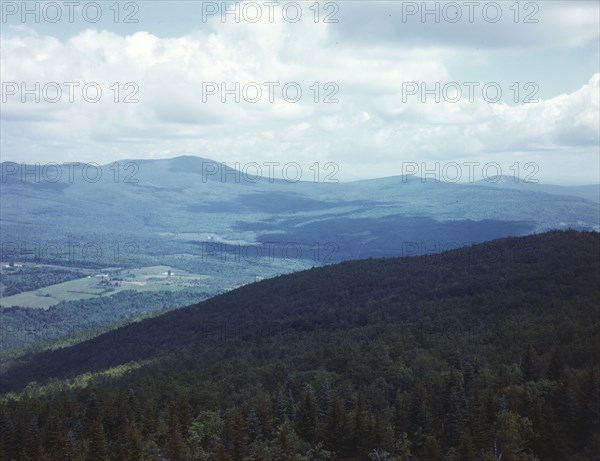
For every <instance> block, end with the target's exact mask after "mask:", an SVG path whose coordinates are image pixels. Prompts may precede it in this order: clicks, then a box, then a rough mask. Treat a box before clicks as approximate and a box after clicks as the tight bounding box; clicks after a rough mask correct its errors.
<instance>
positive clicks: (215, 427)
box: [0, 231, 600, 461]
mask: <svg viewBox="0 0 600 461" xmlns="http://www.w3.org/2000/svg"><path fill="white" fill-rule="evenodd" d="M599 258H600V236H599V234H598V233H590V232H574V231H568V232H551V233H546V234H541V235H533V236H527V237H520V238H509V239H502V240H497V241H494V242H490V243H485V244H481V245H476V246H472V247H468V248H461V249H458V250H455V251H451V252H447V253H443V254H436V255H430V256H423V257H416V258H393V259H369V260H362V261H351V262H345V263H341V264H337V265H331V266H327V267H321V268H316V269H312V270H308V271H304V272H300V273H296V274H292V275H286V276H280V277H277V278H274V279H270V280H265V281H262V282H258V283H254V284H251V285H247V286H244V287H241V288H239V289H237V290H234V291H232V292H230V293H226V294H223V295H220V296H217V297H214V298H212V299H209V300H207V301H205V302H202V303H200V304H197V305H194V306H190V307H187V308H184V309H179V310H176V311H171V312H168V313H166V314H164V315H161V316H158V317H155V318H151V319H147V320H144V321H142V322H139V323H136V324H132V325H129V326H125V327H122V328H119V329H118V330H114V331H112V332H110V333H107V334H104V335H101V336H98V337H96V338H94V339H92V340H89V341H86V342H83V343H80V344H78V345H75V346H72V347H69V348H64V349H59V350H53V351H47V352H44V353H40V354H35V355H29V356H24V357H21V359H19V362H15V363H13V364H12V365H11V366H10V367H9V368H8V369H7V370H6V371H5V372H4V373H3V374H2V375H0V378H1V382H0V386H1V388H0V390H1V391H2V392H5V394H4V395H3V396H2V405H1V408H2V413H1V415H0V432H1V433H2V437H0V459H3V460H4V459H7V460H12V459H15V460H45V459H48V460H54V459H56V460H79V459H82V460H107V459H110V460H141V459H144V460H145V459H168V460H221V461H225V460H231V461H234V460H235V461H238V460H257V461H258V460H261V461H266V460H274V461H275V460H326V459H335V460H369V459H375V460H388V461H392V460H394V461H400V460H401V461H407V460H411V461H436V460H439V461H442V460H444V461H450V460H456V461H459V460H460V461H471V460H484V461H487V460H502V461H511V460H518V461H526V460H527V461H534V460H539V461H546V460H549V461H564V460H573V461H583V460H586V461H592V460H596V459H598V454H599V448H600V428H599V418H600V404H599V390H600V366H599V360H598V350H600V341H599V339H600V335H599V331H600V319H599V306H600V289H599V288H598V287H599V286H600V260H599ZM32 381H35V382H34V383H32ZM8 392H10V393H8Z"/></svg>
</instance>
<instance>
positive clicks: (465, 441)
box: [458, 431, 477, 461]
mask: <svg viewBox="0 0 600 461" xmlns="http://www.w3.org/2000/svg"><path fill="white" fill-rule="evenodd" d="M458 459H459V460H460V461H477V455H476V454H475V447H474V446H473V441H472V440H471V436H470V435H469V433H468V432H466V431H465V432H463V434H462V436H461V438H460V443H459V445H458Z"/></svg>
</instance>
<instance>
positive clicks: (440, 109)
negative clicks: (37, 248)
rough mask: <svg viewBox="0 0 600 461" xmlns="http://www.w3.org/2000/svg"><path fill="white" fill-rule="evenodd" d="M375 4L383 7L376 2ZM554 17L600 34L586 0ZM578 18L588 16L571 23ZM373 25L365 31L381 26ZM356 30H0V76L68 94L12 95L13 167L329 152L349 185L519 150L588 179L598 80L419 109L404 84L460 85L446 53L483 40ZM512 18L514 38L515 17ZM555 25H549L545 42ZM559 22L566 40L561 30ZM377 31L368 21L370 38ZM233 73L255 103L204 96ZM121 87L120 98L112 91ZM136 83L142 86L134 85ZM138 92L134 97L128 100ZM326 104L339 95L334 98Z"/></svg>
mask: <svg viewBox="0 0 600 461" xmlns="http://www.w3.org/2000/svg"><path fill="white" fill-rule="evenodd" d="M353 11H354V10H352V9H351V10H350V13H349V14H351V13H352V12H353ZM370 11H371V12H370V13H369V14H371V15H374V14H375V13H377V12H378V11H379V12H380V13H381V7H379V9H377V8H374V9H373V10H370ZM556 11H558V10H555V9H550V10H549V11H547V12H546V13H545V16H544V17H547V18H550V20H551V22H550V23H549V24H550V25H552V26H556V24H559V25H560V26H561V27H563V28H564V30H571V31H576V32H574V33H575V35H576V36H575V37H571V39H569V40H570V41H569V46H575V45H577V44H579V43H582V42H585V41H586V40H588V39H589V38H590V36H592V35H594V33H595V34H596V37H597V31H596V32H594V30H595V29H594V25H595V24H596V23H594V21H593V20H591V19H589V17H588V16H589V11H590V7H589V6H588V5H587V4H578V5H577V6H576V7H575V9H574V10H573V11H572V12H571V13H569V14H566V15H562V14H558V13H557V12H556ZM580 17H585V18H586V19H585V21H584V23H583V25H582V26H577V24H578V23H577V20H578V18H579V19H580ZM371 19H372V20H368V21H367V20H365V24H371V25H372V27H375V26H374V24H376V21H375V20H374V19H373V18H371ZM348 24H349V23H345V25H344V28H341V27H337V26H335V25H327V24H323V23H319V24H314V23H312V22H309V23H303V24H302V25H300V24H287V23H284V22H275V23H274V24H269V23H267V22H266V21H262V22H260V23H258V24H249V23H240V24H235V23H232V24H231V23H230V24H221V23H220V22H215V23H213V24H212V28H209V29H208V30H205V31H195V32H193V33H189V34H186V35H184V36H179V37H167V38H165V37H159V36H156V35H153V34H152V33H149V32H143V31H141V32H137V33H135V34H132V35H120V34H118V33H115V32H109V31H104V30H103V31H99V30H94V29H88V30H84V31H81V32H79V33H78V34H77V35H75V36H72V37H70V38H69V39H65V40H59V39H57V38H54V37H51V36H45V35H40V34H37V33H35V32H33V31H31V30H25V29H23V28H19V29H18V33H15V30H12V31H11V33H10V34H9V35H7V36H3V37H2V43H1V52H2V60H3V63H2V80H3V84H6V83H7V82H17V83H20V82H27V85H28V87H29V88H31V87H32V86H33V84H34V83H35V82H40V86H42V87H43V86H44V84H46V83H48V82H58V83H59V84H61V86H62V88H63V91H64V92H65V94H63V98H62V100H61V101H60V102H59V103H56V104H52V103H47V102H43V101H42V102H40V103H35V102H33V101H31V99H32V97H31V96H29V102H27V103H25V104H23V103H22V102H21V101H20V99H19V95H14V96H6V97H7V102H6V103H4V104H3V107H2V152H3V160H13V161H28V162H33V161H38V162H50V161H53V162H61V161H71V160H77V161H95V162H99V163H108V162H110V161H113V160H118V159H122V158H149V157H151V158H160V157H171V156H174V155H178V154H181V155H183V154H192V155H199V156H204V157H212V158H215V159H216V160H220V161H226V162H235V161H239V162H252V161H254V162H262V161H270V160H272V159H278V160H280V161H281V162H286V161H296V162H300V163H302V164H306V165H308V164H311V163H312V162H314V161H320V162H325V161H334V162H337V163H339V164H340V166H341V169H340V173H339V177H340V178H345V179H351V178H358V177H372V176H385V175H389V174H397V173H400V167H399V164H400V163H401V162H403V161H432V162H433V161H456V160H459V159H461V160H468V159H479V160H480V161H499V159H500V160H502V161H503V162H505V163H507V164H511V163H512V162H513V161H515V159H518V161H521V162H526V161H538V162H541V163H540V171H541V173H542V175H541V179H542V180H543V181H544V180H545V178H548V180H550V179H553V178H560V175H561V173H565V172H567V173H569V172H570V173H569V174H570V175H571V176H576V175H577V171H578V170H577V168H579V171H580V173H581V174H580V176H579V177H580V178H581V181H584V182H591V181H592V180H593V179H594V177H595V176H594V174H595V173H594V171H597V165H598V143H599V125H600V121H599V113H600V110H599V107H598V100H599V96H598V80H599V77H598V74H595V75H594V76H593V77H592V78H591V79H590V80H589V82H588V83H586V84H585V85H583V86H582V87H581V88H580V89H579V90H578V91H575V92H573V93H571V94H562V95H557V96H555V97H552V98H546V99H540V101H539V102H538V103H534V104H522V103H519V104H514V103H510V102H505V101H510V95H511V93H510V90H509V89H508V88H506V87H504V88H503V90H504V93H505V97H504V101H501V102H498V103H494V104H492V103H489V102H486V101H485V100H484V99H483V98H482V97H481V93H480V92H479V93H476V95H477V97H476V98H475V101H474V102H469V101H468V100H466V95H464V96H463V98H461V99H460V101H458V102H456V103H451V102H446V101H443V100H442V101H441V102H440V103H435V102H433V101H431V98H429V101H428V102H426V103H422V102H421V101H420V98H419V96H418V95H415V96H412V97H410V98H408V99H406V98H403V94H402V83H403V82H416V83H420V82H427V85H428V88H432V87H433V85H434V83H435V82H441V85H442V86H443V85H444V83H445V82H451V81H453V76H452V74H451V72H450V71H449V70H448V65H447V64H448V62H449V60H457V59H459V60H460V59H464V60H467V59H469V60H474V61H481V62H486V61H487V60H489V59H490V50H489V48H488V49H482V50H481V52H479V53H474V52H473V50H472V46H471V45H469V46H467V47H465V46H463V45H462V44H460V43H458V42H456V41H455V42H452V41H449V42H447V43H444V45H443V46H435V45H434V44H432V43H430V44H426V43H423V42H421V43H418V44H412V45H406V46H405V45H404V44H403V43H402V42H399V43H395V42H393V41H386V40H382V41H380V42H378V43H370V42H366V43H356V42H355V41H354V40H352V39H351V37H350V30H349V29H348V27H349V26H348ZM579 24H581V23H579ZM503 27H504V34H510V27H509V25H506V24H505V25H504V26H503ZM548 27H549V26H548V25H546V26H544V27H543V28H542V29H541V30H543V31H544V32H543V34H542V35H544V34H546V32H547V30H548ZM564 30H562V29H561V32H560V33H558V34H557V35H558V36H563V33H564ZM367 32H368V33H367ZM538 32H539V31H538ZM371 33H374V31H373V30H371V29H369V28H367V29H366V32H365V31H363V34H362V35H365V34H366V35H365V36H369V37H371V36H370V35H369V34H371ZM494 33H498V34H500V35H502V34H501V33H500V32H498V31H496V32H494ZM528 33H529V32H528ZM360 35H361V34H357V36H360ZM533 35H535V34H533ZM544 36H546V35H544ZM438 38H439V37H438ZM346 39H347V40H346ZM536 40H537V39H535V40H534V41H536ZM436 43H439V42H436ZM496 45H497V44H496ZM496 45H493V46H491V45H490V46H491V48H494V47H495V46H496ZM586 78H587V77H586ZM236 81H237V82H240V86H241V87H242V88H243V86H244V84H246V83H249V82H256V83H258V86H259V87H260V88H261V89H262V91H263V95H262V99H261V101H260V102H258V103H256V104H252V103H249V102H245V101H244V100H243V99H242V101H241V102H240V103H235V102H234V101H233V96H229V97H228V101H227V102H226V103H222V102H221V101H220V97H219V95H212V96H208V97H207V100H206V102H203V95H202V88H203V83H206V82H216V83H217V84H219V83H221V82H226V84H227V87H228V88H233V87H234V83H235V82H236ZM63 82H79V83H80V86H79V87H78V88H77V89H76V91H75V102H74V103H69V102H68V101H67V97H68V95H67V94H66V92H67V89H66V87H64V85H62V83H63ZM86 82H97V84H98V85H100V87H101V88H102V91H103V94H102V98H101V100H100V101H99V102H98V103H95V104H92V103H89V102H85V101H83V99H82V96H81V91H80V89H81V87H82V86H83V84H85V83H86ZM114 82H118V88H119V98H120V100H121V102H119V103H115V102H114V101H113V98H114V96H115V90H111V89H110V87H111V85H113V84H114ZM128 82H131V83H133V85H130V86H128V87H125V84H126V83H128ZM264 82H279V86H278V87H276V89H275V93H274V94H275V101H274V103H269V101H268V87H267V86H265V85H264ZM289 82H295V83H297V84H298V85H299V86H300V87H301V89H302V97H301V98H300V101H299V102H297V103H290V102H287V101H286V100H284V98H283V96H282V87H283V85H285V84H286V83H289ZM315 82H318V85H317V86H314V84H315ZM328 82H331V83H330V85H328V86H326V84H327V83H328ZM459 83H462V82H459ZM317 87H318V99H319V102H318V103H315V102H314V98H315V97H316V94H315V92H316V91H317ZM113 88H115V87H113ZM254 88H255V87H248V90H249V91H250V90H253V89H254ZM136 89H139V91H137V92H135V95H133V97H135V98H137V99H139V102H138V103H133V104H125V103H124V102H122V101H123V99H124V98H125V97H126V96H127V95H131V93H132V92H134V91H135V90H136ZM463 89H464V88H463ZM521 91H522V92H523V89H521ZM248 94H249V95H250V96H249V97H253V95H254V94H255V93H254V92H250V93H248ZM288 95H290V97H293V96H295V91H293V89H292V88H291V89H290V92H289V93H288ZM327 97H329V98H337V99H338V100H339V102H338V103H333V104H326V103H324V102H323V100H324V99H325V98H327ZM520 97H521V98H522V97H523V95H522V94H521V96H520ZM528 156H529V157H528ZM573 156H576V157H577V159H578V161H581V159H585V161H586V162H588V163H587V165H588V167H587V168H585V169H583V170H582V169H581V164H580V163H579V164H577V165H575V164H573V162H571V159H572V158H573ZM533 158H535V159H536V160H530V159H533ZM594 167H596V170H594V169H593V168H594ZM596 178H597V176H596Z"/></svg>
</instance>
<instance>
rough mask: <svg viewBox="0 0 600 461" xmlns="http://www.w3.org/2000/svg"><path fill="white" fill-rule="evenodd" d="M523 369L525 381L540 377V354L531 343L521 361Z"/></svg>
mask: <svg viewBox="0 0 600 461" xmlns="http://www.w3.org/2000/svg"><path fill="white" fill-rule="evenodd" d="M521 370H522V371H523V379H524V380H525V382H527V381H537V380H538V379H540V356H539V355H538V353H537V351H536V350H535V348H534V347H533V346H532V345H531V344H530V345H529V346H528V347H527V351H526V352H525V357H524V358H523V360H522V363H521Z"/></svg>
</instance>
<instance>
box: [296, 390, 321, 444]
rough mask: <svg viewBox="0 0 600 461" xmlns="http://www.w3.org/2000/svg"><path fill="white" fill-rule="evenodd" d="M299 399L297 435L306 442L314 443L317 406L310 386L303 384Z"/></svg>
mask: <svg viewBox="0 0 600 461" xmlns="http://www.w3.org/2000/svg"><path fill="white" fill-rule="evenodd" d="M299 400H300V401H299V402H298V411H297V414H296V421H297V423H296V428H297V431H298V435H300V437H302V438H303V439H304V440H306V441H307V442H310V443H314V442H315V441H316V437H317V422H318V420H317V418H318V408H317V400H316V399H315V395H314V392H313V389H312V386H310V385H307V386H305V388H304V390H303V391H302V393H301V394H300V399H299Z"/></svg>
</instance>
